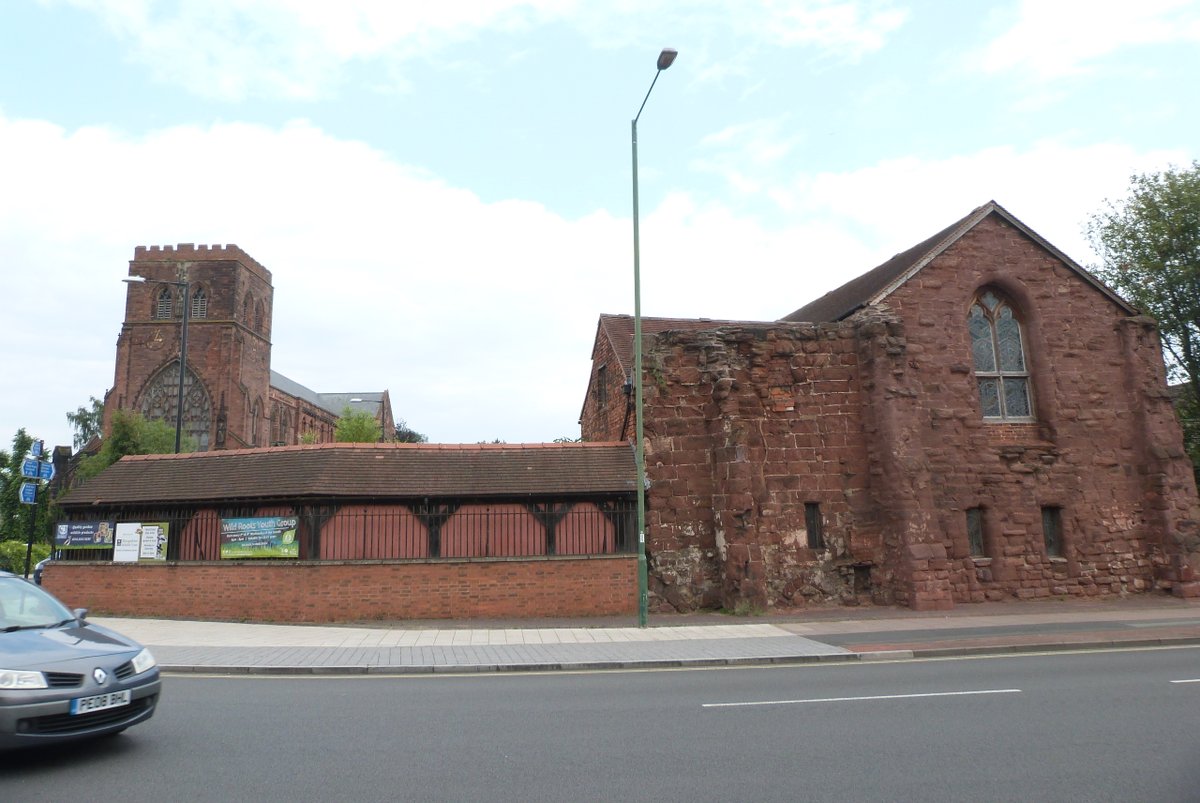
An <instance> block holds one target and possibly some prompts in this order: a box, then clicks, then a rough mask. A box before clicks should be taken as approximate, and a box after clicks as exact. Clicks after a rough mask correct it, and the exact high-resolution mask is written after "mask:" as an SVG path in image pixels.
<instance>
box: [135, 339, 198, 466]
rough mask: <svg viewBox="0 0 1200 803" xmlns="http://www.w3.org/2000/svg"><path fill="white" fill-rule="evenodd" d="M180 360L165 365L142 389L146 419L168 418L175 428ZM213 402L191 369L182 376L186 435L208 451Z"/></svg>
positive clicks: (168, 422) (166, 420)
mask: <svg viewBox="0 0 1200 803" xmlns="http://www.w3.org/2000/svg"><path fill="white" fill-rule="evenodd" d="M178 399H179V360H174V361H173V362H171V363H168V364H167V365H166V366H165V367H163V368H162V370H160V371H159V372H158V373H157V374H155V375H154V377H153V378H152V379H151V380H150V381H149V382H147V383H146V387H145V388H144V389H143V390H142V396H141V403H140V405H139V410H140V412H141V414H142V416H143V417H144V418H147V419H152V420H158V421H165V422H166V423H167V424H168V425H170V426H171V427H172V428H174V427H175V418H176V416H177V415H178V414H179V403H178ZM211 424H212V402H211V400H210V399H209V396H208V391H207V390H205V388H204V383H203V382H201V381H200V378H199V377H197V376H196V374H195V373H193V372H192V370H191V369H190V368H189V369H188V370H187V371H186V372H185V373H184V379H183V434H184V435H185V436H186V437H188V438H190V439H191V440H192V442H193V443H194V444H195V446H196V448H197V449H198V450H199V451H201V452H204V451H208V448H209V441H208V433H209V428H210V426H211Z"/></svg>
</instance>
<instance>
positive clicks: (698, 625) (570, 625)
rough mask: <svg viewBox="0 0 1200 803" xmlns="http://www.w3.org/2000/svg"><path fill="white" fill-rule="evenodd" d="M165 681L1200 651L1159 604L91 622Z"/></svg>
mask: <svg viewBox="0 0 1200 803" xmlns="http://www.w3.org/2000/svg"><path fill="white" fill-rule="evenodd" d="M93 620H94V621H96V622H97V623H99V624H103V625H107V626H109V627H112V628H114V629H116V630H119V631H121V632H123V633H125V634H127V635H129V636H132V637H133V638H135V639H137V640H138V641H140V642H142V643H143V644H145V645H146V646H148V647H150V648H151V649H152V650H153V652H154V654H155V656H156V657H157V658H158V661H159V663H160V664H161V665H162V666H163V667H164V668H165V669H166V670H167V671H172V672H213V673H239V674H240V673H263V674H268V673H275V674H338V673H345V674H364V673H370V674H401V673H418V672H494V671H556V670H572V669H576V670H577V669H629V668H656V667H679V666H697V667H700V666H729V665H739V664H771V663H801V662H816V661H861V660H884V659H902V658H912V657H933V656H940V655H970V654H981V653H997V652H1012V651H1032V650H1039V651H1040V650H1063V649H1084V648H1099V647H1122V646H1124V647H1131V646H1150V645H1192V644H1195V645H1200V602H1196V601H1185V600H1175V599H1173V598H1169V597H1150V598H1143V597H1138V598H1130V599H1126V600H1116V601H1111V602H1107V601H1106V602H1099V603H1097V602H1093V601H1074V600H1067V601H1050V602H1031V603H996V604H984V605H977V606H976V605H972V606H959V607H958V608H956V609H955V610H954V611H951V612H930V613H916V612H913V611H909V610H907V609H896V608H870V607H868V608H858V609H836V610H821V611H812V612H806V613H804V614H787V615H774V616H764V617H757V618H754V619H740V618H738V619H734V618H731V617H729V616H722V615H719V614H698V615H691V616H653V617H652V618H651V625H652V626H651V627H648V628H637V627H631V626H629V624H628V623H621V622H620V621H619V620H601V621H591V620H587V621H571V622H565V623H564V622H556V623H548V622H544V623H539V622H486V623H480V622H475V623H462V622H453V623H449V622H436V623H430V622H417V623H414V622H402V623H388V624H380V625H371V626H318V625H276V624H245V623H230V622H200V621H178V620H163V619H125V618H110V617H93Z"/></svg>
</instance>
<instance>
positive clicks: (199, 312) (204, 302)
mask: <svg viewBox="0 0 1200 803" xmlns="http://www.w3.org/2000/svg"><path fill="white" fill-rule="evenodd" d="M192 317H193V318H207V317H208V294H207V293H205V292H204V288H203V287H197V288H196V289H195V290H193V291H192Z"/></svg>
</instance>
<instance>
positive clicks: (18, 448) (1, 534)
mask: <svg viewBox="0 0 1200 803" xmlns="http://www.w3.org/2000/svg"><path fill="white" fill-rule="evenodd" d="M32 446H33V438H31V437H30V436H29V435H28V434H27V433H26V432H25V430H24V429H19V430H17V434H16V435H14V436H13V440H12V451H7V452H6V451H4V450H2V449H0V540H13V539H20V540H21V541H22V542H23V541H24V540H25V539H27V538H28V537H29V523H30V521H29V520H30V517H32V516H34V515H35V511H36V520H35V522H34V527H35V530H34V540H35V541H47V540H49V534H50V531H51V521H50V512H49V509H50V494H48V493H47V492H46V483H45V482H41V481H39V480H30V479H27V478H26V477H23V476H21V463H22V462H24V460H25V458H26V457H28V456H29V450H30V448H31V447H32ZM26 482H38V483H39V485H40V488H39V490H38V494H37V504H36V505H26V504H24V503H23V502H22V501H21V485H22V484H23V483H26Z"/></svg>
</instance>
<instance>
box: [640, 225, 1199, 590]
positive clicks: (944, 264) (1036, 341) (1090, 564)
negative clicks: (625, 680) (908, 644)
mask: <svg viewBox="0 0 1200 803" xmlns="http://www.w3.org/2000/svg"><path fill="white" fill-rule="evenodd" d="M989 286H990V287H994V288H996V289H997V290H999V291H1000V292H1002V293H1003V294H1005V295H1006V296H1007V298H1008V299H1009V300H1010V301H1011V302H1012V304H1013V306H1014V308H1015V309H1016V310H1017V312H1018V316H1019V319H1020V321H1021V325H1022V332H1023V338H1024V344H1025V356H1026V360H1027V364H1028V366H1029V380H1030V383H1031V387H1032V399H1033V405H1034V415H1033V416H1032V420H1011V421H985V420H984V418H983V415H982V412H981V408H980V404H979V399H978V385H977V380H976V377H975V374H974V369H973V361H972V354H971V343H970V336H969V333H968V330H967V313H968V310H969V308H970V305H971V303H972V301H973V300H974V298H975V296H976V294H977V293H978V292H979V291H980V289H981V288H984V287H989ZM645 388H646V438H647V440H646V466H647V472H648V474H649V477H650V479H651V487H650V490H649V493H648V514H647V531H648V552H649V555H650V572H651V590H652V593H653V596H654V600H655V602H656V604H657V605H659V606H661V607H670V608H675V609H684V610H686V609H691V608H696V607H725V608H739V607H742V608H746V609H755V608H767V607H787V606H796V605H804V604H830V603H840V604H853V603H857V602H860V601H866V600H870V601H874V602H879V603H892V602H894V603H898V604H903V605H908V606H911V607H914V608H918V609H931V608H932V609H938V608H948V607H952V606H953V605H954V604H956V603H966V602H978V601H983V600H999V599H1009V598H1018V599H1028V598H1038V597H1049V596H1066V595H1073V596H1094V595H1105V594H1125V593H1136V592H1144V591H1150V590H1155V589H1157V590H1166V589H1170V590H1173V591H1175V593H1177V594H1196V593H1200V585H1198V584H1197V582H1196V577H1195V574H1194V563H1193V561H1194V560H1195V555H1190V556H1189V553H1190V552H1194V551H1195V550H1196V549H1197V548H1200V538H1197V530H1196V527H1197V524H1196V518H1197V516H1196V511H1197V499H1196V489H1195V485H1194V481H1193V479H1192V473H1191V467H1190V463H1189V462H1188V461H1187V458H1186V455H1185V454H1184V452H1183V449H1182V438H1181V434H1180V431H1179V426H1178V423H1177V421H1176V419H1175V417H1174V413H1173V411H1172V409H1171V407H1170V404H1169V399H1168V398H1167V396H1166V388H1165V382H1164V375H1163V368H1162V358H1161V352H1160V350H1159V343H1158V338H1157V333H1156V332H1155V330H1154V327H1153V324H1152V322H1150V321H1148V320H1146V319H1143V318H1139V317H1136V316H1130V314H1129V311H1128V310H1127V309H1125V308H1123V307H1122V306H1121V305H1120V304H1119V303H1118V302H1117V301H1116V300H1115V299H1114V298H1113V297H1112V296H1110V295H1108V294H1107V293H1106V292H1105V291H1104V290H1102V289H1101V288H1099V287H1098V286H1097V285H1095V284H1093V283H1091V282H1089V281H1088V280H1087V278H1085V277H1083V276H1081V275H1080V274H1079V273H1078V272H1077V271H1076V270H1074V269H1073V268H1071V267H1070V266H1068V265H1067V264H1066V263H1064V262H1063V261H1062V260H1061V259H1060V258H1058V257H1056V256H1055V255H1054V254H1053V252H1051V251H1048V250H1047V249H1046V248H1044V247H1043V246H1042V245H1040V244H1038V243H1036V242H1034V241H1033V240H1031V239H1029V238H1028V236H1026V235H1025V234H1023V233H1022V232H1020V231H1019V230H1017V229H1015V228H1013V227H1012V226H1010V225H1008V224H1007V223H1006V222H1004V221H1003V220H1002V219H1000V218H999V217H998V216H993V217H991V218H988V219H986V220H984V221H983V222H981V223H980V224H978V225H977V226H976V227H974V228H973V229H972V230H971V231H969V232H968V233H967V234H966V235H964V236H963V237H962V238H961V239H960V240H959V241H957V242H956V243H955V244H954V245H952V246H951V247H949V248H948V249H947V250H946V251H944V252H943V253H942V254H940V255H939V256H937V257H936V258H935V259H933V260H932V261H931V262H930V263H929V264H928V265H925V266H923V267H922V269H921V270H920V271H919V272H917V273H916V274H915V275H913V276H912V277H910V278H909V279H908V280H907V281H906V282H905V283H903V284H902V285H900V286H899V287H898V288H897V289H896V290H895V291H893V292H892V293H890V294H889V295H888V296H887V297H886V298H885V300H884V302H883V303H882V304H881V305H879V306H876V307H868V308H865V309H863V310H860V311H859V312H858V313H856V314H855V315H853V316H851V317H850V318H849V319H847V320H846V321H843V322H841V323H825V324H803V323H776V324H762V325H758V324H741V325H731V326H722V327H716V328H713V329H709V330H704V331H690V332H679V331H675V332H665V333H661V334H658V335H654V336H651V337H648V338H647V340H646V373H645ZM812 503H816V504H818V505H819V506H820V512H821V516H822V521H823V527H824V546H823V548H820V549H811V548H809V546H808V537H807V536H808V533H807V529H806V519H805V505H806V504H812ZM969 508H978V509H979V510H980V511H981V523H982V529H983V546H984V554H983V555H972V554H971V549H970V545H969V543H968V534H967V510H968V509H969ZM1044 508H1054V509H1057V510H1058V514H1059V515H1060V516H1061V523H1062V528H1063V532H1062V536H1063V548H1062V555H1061V556H1057V555H1051V554H1048V551H1047V547H1046V543H1045V535H1044V531H1043V509H1044Z"/></svg>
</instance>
